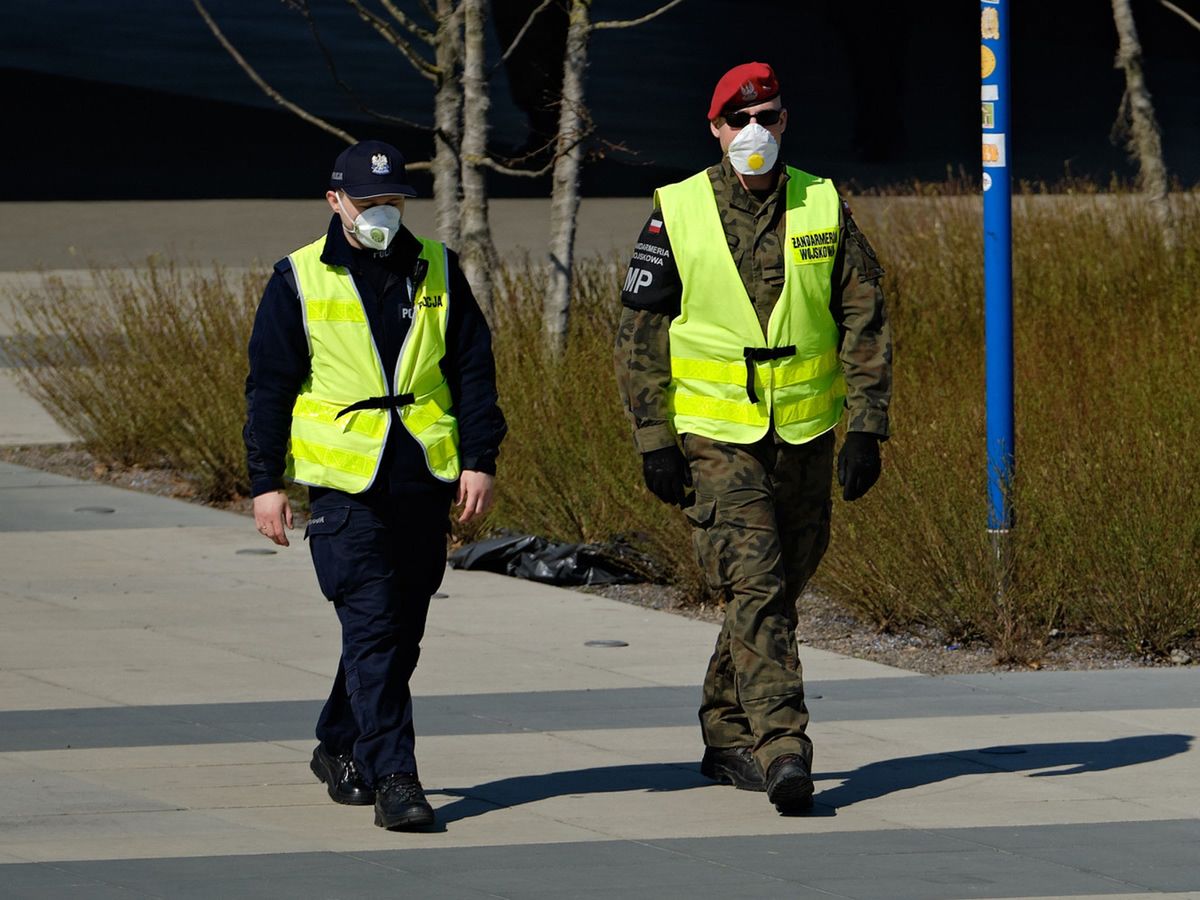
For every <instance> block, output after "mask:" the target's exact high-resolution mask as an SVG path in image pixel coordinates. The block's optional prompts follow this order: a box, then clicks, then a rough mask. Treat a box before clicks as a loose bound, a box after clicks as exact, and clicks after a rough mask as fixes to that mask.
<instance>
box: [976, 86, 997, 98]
mask: <svg viewBox="0 0 1200 900" xmlns="http://www.w3.org/2000/svg"><path fill="white" fill-rule="evenodd" d="M979 99H980V100H991V101H993V102H994V101H996V100H999V99H1000V85H998V84H985V85H982V86H981V87H980V89H979Z"/></svg>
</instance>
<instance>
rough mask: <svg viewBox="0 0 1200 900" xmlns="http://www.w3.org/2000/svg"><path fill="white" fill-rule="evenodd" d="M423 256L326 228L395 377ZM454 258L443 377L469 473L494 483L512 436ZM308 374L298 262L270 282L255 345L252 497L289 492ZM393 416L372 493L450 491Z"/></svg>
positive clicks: (404, 246) (333, 259)
mask: <svg viewBox="0 0 1200 900" xmlns="http://www.w3.org/2000/svg"><path fill="white" fill-rule="evenodd" d="M420 252H421V244H420V242H419V241H418V240H417V239H416V238H415V237H413V235H412V234H411V233H410V232H409V231H407V230H406V229H403V228H401V230H400V233H399V234H398V235H396V238H395V239H394V240H393V241H392V244H391V246H390V247H389V248H388V249H387V250H385V251H374V250H360V249H358V248H355V247H351V246H350V243H349V242H348V241H347V240H346V236H345V233H344V232H343V231H342V224H341V219H339V218H338V217H337V216H336V215H335V216H333V217H332V219H331V221H330V223H329V231H328V233H327V234H326V237H325V249H324V250H323V252H322V253H321V261H322V262H324V263H328V264H330V265H334V266H344V267H345V268H347V269H349V270H350V272H351V274H352V275H353V276H354V283H355V285H356V286H357V287H358V290H359V294H360V295H361V296H362V301H363V305H364V307H365V308H366V312H367V320H368V322H369V323H370V326H371V333H372V334H373V335H374V337H375V345H376V346H377V347H378V348H379V354H380V357H381V360H382V363H383V370H384V371H385V372H393V371H395V368H396V360H397V359H398V358H399V356H400V347H401V345H402V344H403V343H404V336H405V335H406V334H407V333H408V328H409V325H410V324H411V323H412V315H413V294H414V292H415V286H416V285H418V284H420V281H421V279H422V278H423V277H424V274H425V271H424V270H425V263H424V261H423V260H418V258H417V257H418V254H419V253H420ZM448 256H449V271H448V272H447V279H448V281H449V288H450V311H449V319H448V321H447V324H446V328H447V332H446V356H445V358H444V359H443V360H442V371H443V372H444V373H445V375H446V381H447V382H448V384H449V385H450V395H451V397H452V398H453V399H454V410H453V412H454V415H455V416H456V417H457V418H458V428H459V453H460V456H461V461H462V467H463V469H470V470H474V471H477V472H487V473H488V474H495V472H496V457H497V455H498V454H499V452H500V442H501V441H502V440H503V439H504V435H505V433H506V431H507V430H508V429H507V426H506V425H505V422H504V414H503V413H502V412H501V411H500V407H499V406H498V405H497V396H496V364H495V361H494V360H493V358H492V336H491V332H490V331H489V330H488V325H487V321H486V320H485V319H484V317H483V313H482V312H481V311H480V309H479V304H478V303H476V301H475V295H474V294H472V293H471V286H470V285H469V284H468V283H467V279H466V278H465V277H464V276H463V273H462V269H461V268H460V267H459V265H458V258H457V257H456V256H455V255H454V254H453V253H450V254H448ZM308 373H309V358H308V338H307V335H306V333H305V328H304V318H303V315H302V311H301V308H300V299H299V296H298V295H297V292H296V287H295V276H294V274H293V273H292V264H291V262H290V261H289V260H288V259H282V260H280V261H279V262H278V263H276V264H275V271H274V272H273V273H272V275H271V279H270V281H268V282H267V287H266V290H265V291H264V292H263V297H262V301H261V302H260V303H259V305H258V313H257V314H256V315H255V318H254V330H253V332H252V333H251V335H250V374H249V375H248V376H247V377H246V425H245V428H244V429H243V430H242V436H243V437H244V438H245V441H246V457H247V464H248V466H249V469H250V489H251V493H252V494H253V495H254V496H256V497H257V496H258V495H259V494H264V493H266V492H268V491H274V490H278V489H279V488H281V487H283V471H284V458H285V455H286V453H287V443H288V435H289V433H290V431H291V422H292V406H293V405H294V404H295V402H296V396H297V395H298V394H299V393H300V387H301V385H302V384H303V383H304V379H305V378H307V377H308ZM364 399H365V398H364ZM392 415H394V416H396V417H397V419H396V421H394V422H393V423H392V428H391V429H390V430H389V432H388V439H387V443H386V444H385V446H384V451H383V460H382V462H381V463H380V467H379V474H378V476H377V477H376V479H375V482H374V484H372V486H371V487H370V488H369V489H368V490H367V491H366V492H365V493H366V494H367V495H370V496H372V497H380V498H382V497H385V496H387V495H389V494H392V495H395V494H405V493H410V492H412V491H430V490H431V491H449V490H452V488H451V487H448V486H447V485H446V484H445V483H444V482H441V481H438V480H437V479H436V478H434V477H433V475H432V474H431V473H430V471H429V468H428V466H427V465H426V464H425V455H424V453H423V452H422V450H421V446H420V444H418V443H417V441H416V439H415V438H413V436H412V435H410V434H409V433H408V431H407V430H406V429H405V428H404V426H403V425H402V424H401V423H400V421H399V413H398V412H396V411H393V412H392ZM314 490H316V489H314Z"/></svg>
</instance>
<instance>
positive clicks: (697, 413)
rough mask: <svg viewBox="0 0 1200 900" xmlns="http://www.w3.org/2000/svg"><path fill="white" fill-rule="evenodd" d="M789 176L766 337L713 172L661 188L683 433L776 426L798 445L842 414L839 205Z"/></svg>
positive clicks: (675, 399) (750, 435) (734, 435)
mask: <svg viewBox="0 0 1200 900" xmlns="http://www.w3.org/2000/svg"><path fill="white" fill-rule="evenodd" d="M787 172H788V181H787V196H786V202H787V212H786V218H785V223H784V225H785V241H786V243H785V245H784V247H783V253H784V281H783V290H782V292H781V293H780V295H779V300H778V301H776V303H775V308H774V309H773V310H772V311H771V318H770V320H769V323H768V329H767V334H766V335H764V334H763V330H762V325H761V324H760V323H759V319H758V315H757V313H756V312H755V310H754V304H753V301H752V300H751V299H750V296H749V295H748V294H747V293H746V287H745V285H744V284H743V283H742V279H741V276H740V275H739V274H738V270H737V266H736V264H735V263H734V261H733V256H732V255H731V253H730V252H729V243H728V241H727V240H726V237H725V229H724V227H723V225H722V223H721V217H720V213H719V212H718V211H717V203H716V198H715V197H714V195H713V189H712V182H711V180H710V179H709V176H708V173H707V172H700V173H699V174H697V175H693V176H692V177H691V178H688V179H687V180H685V181H681V182H679V183H677V184H672V185H668V186H667V187H663V188H659V189H658V191H656V192H655V195H654V203H655V206H656V207H657V208H658V209H659V210H661V212H662V217H663V222H664V223H665V224H666V227H667V233H668V234H669V235H670V240H671V253H672V254H673V255H674V257H675V265H676V268H677V269H678V270H679V276H680V279H681V281H682V283H683V298H682V301H681V304H680V313H679V315H678V316H677V317H676V318H675V320H674V321H673V322H672V323H671V330H670V339H671V398H670V399H671V416H672V422H673V425H674V427H675V431H676V433H679V434H682V433H684V432H691V433H693V434H700V435H704V436H705V437H710V438H713V439H715V440H721V441H728V442H729V443H734V444H750V443H753V442H755V441H757V440H759V439H760V438H762V437H763V436H764V435H765V434H766V433H767V431H768V429H769V428H770V427H771V423H772V422H774V425H775V430H776V431H777V432H778V434H779V436H780V437H782V438H783V439H784V440H785V441H787V442H788V443H791V444H803V443H805V442H806V441H811V440H812V439H813V438H815V437H817V436H819V435H821V434H824V433H825V432H826V431H828V430H829V429H831V428H833V427H834V426H835V425H837V423H838V420H839V419H840V418H841V415H842V407H843V400H844V398H845V395H846V387H845V381H844V379H843V375H842V366H841V362H840V360H839V359H838V330H837V325H836V323H835V322H834V321H833V316H832V315H831V314H830V312H829V299H830V293H831V289H832V282H831V279H832V276H833V263H834V258H835V257H836V255H837V248H838V240H839V234H840V218H839V208H840V205H841V204H840V201H839V199H838V195H837V191H836V190H835V189H834V187H833V184H832V183H831V182H829V181H828V180H826V179H823V178H817V177H816V176H813V175H809V174H808V173H807V172H802V171H800V170H799V169H793V168H791V167H788V170H787Z"/></svg>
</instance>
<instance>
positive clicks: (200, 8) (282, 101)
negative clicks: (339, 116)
mask: <svg viewBox="0 0 1200 900" xmlns="http://www.w3.org/2000/svg"><path fill="white" fill-rule="evenodd" d="M192 5H193V6H195V7H196V12H198V13H200V17H201V18H202V19H204V22H205V24H206V25H208V30H209V31H211V32H212V33H213V37H215V38H216V39H217V40H218V41H220V43H221V46H222V47H224V48H225V50H226V52H227V53H228V54H229V55H230V56H231V57H233V61H234V62H236V63H237V64H238V65H239V66H241V67H242V71H243V72H245V73H246V74H247V75H249V76H250V80H251V81H253V82H254V83H255V84H256V85H258V87H259V89H260V90H261V91H262V92H263V93H264V94H266V95H267V96H268V97H270V98H271V99H272V100H274V101H275V102H276V103H278V104H279V105H280V106H282V107H283V108H284V109H286V110H287V111H288V112H291V113H294V114H295V115H297V116H299V117H300V118H301V119H303V120H304V121H305V122H308V124H310V125H315V126H317V127H318V128H320V129H321V130H322V131H327V132H329V133H330V134H332V135H336V136H337V137H339V138H341V139H342V140H343V141H345V142H346V143H347V144H353V143H356V142H357V141H356V139H355V137H354V136H353V135H352V134H349V133H347V132H345V131H343V130H342V129H340V128H338V127H337V126H336V125H333V124H331V123H329V122H326V121H325V120H324V119H322V118H321V117H319V116H314V115H313V114H312V113H310V112H309V111H308V110H306V109H302V108H301V107H299V106H297V105H296V104H295V103H293V102H292V101H290V100H288V99H287V98H286V97H284V96H283V95H282V94H281V93H279V91H277V90H275V88H273V87H271V86H270V85H269V84H267V82H266V81H265V80H264V79H263V77H262V76H261V75H259V74H258V72H256V71H255V70H254V67H253V66H251V65H250V63H248V62H246V59H245V57H243V56H242V54H240V53H238V51H237V48H236V47H234V46H233V44H231V43H230V42H229V39H228V38H227V37H225V33H224V32H223V31H221V27H220V26H219V25H218V24H217V23H216V21H215V20H214V19H213V17H212V16H211V15H209V13H208V10H207V9H205V8H204V4H203V3H202V2H200V0H192Z"/></svg>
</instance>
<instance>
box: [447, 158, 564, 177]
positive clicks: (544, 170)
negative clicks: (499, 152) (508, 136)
mask: <svg viewBox="0 0 1200 900" xmlns="http://www.w3.org/2000/svg"><path fill="white" fill-rule="evenodd" d="M463 159H464V160H465V161H466V162H473V163H475V164H476V165H479V166H482V167H483V168H485V169H491V170H492V171H493V172H499V173H500V174H501V175H511V176H512V177H513V178H541V177H542V176H543V175H549V174H550V172H551V171H552V170H553V169H554V161H553V160H551V161H550V162H548V163H546V165H544V166H542V167H541V168H540V169H513V168H511V167H509V166H506V165H504V164H502V163H498V162H496V160H494V159H491V158H489V157H486V156H484V157H478V156H464V157H463Z"/></svg>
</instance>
